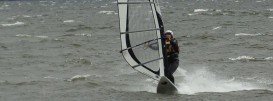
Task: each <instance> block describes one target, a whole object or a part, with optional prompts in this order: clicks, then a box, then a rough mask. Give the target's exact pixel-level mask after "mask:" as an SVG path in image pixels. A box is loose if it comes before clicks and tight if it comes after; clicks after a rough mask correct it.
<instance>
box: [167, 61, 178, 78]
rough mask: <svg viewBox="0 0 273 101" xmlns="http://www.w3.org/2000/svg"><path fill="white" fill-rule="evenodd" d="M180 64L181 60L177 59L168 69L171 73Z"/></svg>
mask: <svg viewBox="0 0 273 101" xmlns="http://www.w3.org/2000/svg"><path fill="white" fill-rule="evenodd" d="M178 65H179V60H176V61H174V62H172V63H171V64H170V67H169V69H168V71H169V72H170V74H171V75H172V74H173V73H174V72H175V71H176V69H177V67H178Z"/></svg>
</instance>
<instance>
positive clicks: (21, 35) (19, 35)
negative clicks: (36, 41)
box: [16, 34, 31, 37]
mask: <svg viewBox="0 0 273 101" xmlns="http://www.w3.org/2000/svg"><path fill="white" fill-rule="evenodd" d="M16 36H17V37H31V35H28V34H17V35H16Z"/></svg>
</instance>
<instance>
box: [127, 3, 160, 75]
mask: <svg viewBox="0 0 273 101" xmlns="http://www.w3.org/2000/svg"><path fill="white" fill-rule="evenodd" d="M148 1H149V0H129V2H148ZM128 10H129V11H128V29H127V31H128V32H133V33H128V35H127V36H128V37H127V38H129V40H130V41H129V42H130V47H132V46H136V45H139V44H141V43H143V42H147V43H145V44H142V45H139V46H138V47H135V48H133V49H132V51H133V53H134V56H133V57H135V58H136V59H137V60H138V61H137V62H139V63H140V64H143V63H146V62H149V63H146V64H143V65H142V66H143V67H145V68H149V69H151V70H153V71H158V70H159V61H158V59H159V58H160V56H159V50H158V36H157V30H159V28H156V25H155V24H156V23H155V20H154V16H155V15H153V14H154V12H155V11H153V10H152V6H151V4H150V3H142V4H129V5H128Z"/></svg>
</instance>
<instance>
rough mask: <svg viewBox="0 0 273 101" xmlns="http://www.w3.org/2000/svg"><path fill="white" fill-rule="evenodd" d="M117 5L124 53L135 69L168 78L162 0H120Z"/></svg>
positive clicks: (147, 74)
mask: <svg viewBox="0 0 273 101" xmlns="http://www.w3.org/2000/svg"><path fill="white" fill-rule="evenodd" d="M117 5H118V9H119V10H118V13H119V27H120V40H121V51H120V53H122V55H123V57H124V59H125V60H126V62H127V63H128V64H129V65H130V66H131V67H132V68H133V69H134V70H136V71H138V72H140V73H142V74H144V75H146V76H148V77H150V78H152V79H155V80H157V81H160V80H161V79H162V80H165V79H164V76H165V73H164V72H165V71H164V68H165V67H166V66H167V64H166V63H167V59H166V57H167V54H166V49H165V48H166V47H165V46H166V45H165V39H164V35H163V34H164V25H163V21H162V16H161V11H160V6H159V2H158V0H117ZM152 47H156V48H152ZM165 81H166V80H165ZM159 86H160V87H158V89H161V88H163V89H165V88H164V86H162V85H159ZM173 87H175V86H173ZM165 90H166V89H165ZM171 90H172V89H171Z"/></svg>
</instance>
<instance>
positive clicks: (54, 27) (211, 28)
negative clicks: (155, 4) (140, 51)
mask: <svg viewBox="0 0 273 101" xmlns="http://www.w3.org/2000/svg"><path fill="white" fill-rule="evenodd" d="M161 6H162V14H163V20H164V22H165V26H166V29H171V30H173V31H174V32H175V36H176V38H177V39H178V40H179V46H180V48H181V50H182V53H181V54H180V59H181V61H180V64H181V65H180V67H179V69H178V71H177V72H176V73H175V78H176V82H177V85H178V87H179V91H180V94H177V95H161V94H156V93H155V87H156V82H155V81H153V80H152V79H149V78H146V77H145V76H143V75H141V74H139V73H137V72H135V71H133V69H131V68H130V67H129V66H128V65H127V63H126V62H125V61H124V59H123V58H122V56H121V54H119V52H118V51H119V50H120V41H119V28H118V15H117V7H116V4H115V0H110V1H109V0H92V1H89V0H55V1H54V0H1V1H0V64H1V65H0V70H1V71H0V100H1V101H37V100H41V101H107V100H111V101H129V100H132V101H142V100H145V101H154V100H159V101H166V100H176V101H180V100H181V101H184V100H191V101H199V100H200V101H215V100H216V101H218V100H228V101H229V100H237V101H251V100H252V101H257V100H263V101H272V99H273V97H272V95H273V92H272V90H273V81H272V80H273V79H272V78H273V75H272V73H273V53H272V50H273V46H272V45H273V38H272V37H273V30H272V26H273V1H272V0H164V1H163V2H161Z"/></svg>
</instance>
